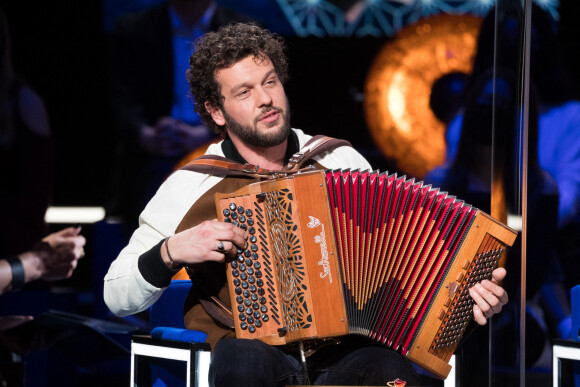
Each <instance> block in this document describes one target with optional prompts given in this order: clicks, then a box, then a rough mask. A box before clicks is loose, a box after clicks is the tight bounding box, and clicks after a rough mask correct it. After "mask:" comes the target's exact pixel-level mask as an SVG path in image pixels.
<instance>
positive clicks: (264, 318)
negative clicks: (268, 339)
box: [262, 314, 270, 322]
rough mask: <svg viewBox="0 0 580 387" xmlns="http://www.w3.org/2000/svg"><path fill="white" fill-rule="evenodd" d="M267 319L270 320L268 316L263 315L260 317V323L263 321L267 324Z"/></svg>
mask: <svg viewBox="0 0 580 387" xmlns="http://www.w3.org/2000/svg"><path fill="white" fill-rule="evenodd" d="M269 319H270V318H269V317H268V315H267V314H263V315H262V321H263V322H267V321H268V320H269Z"/></svg>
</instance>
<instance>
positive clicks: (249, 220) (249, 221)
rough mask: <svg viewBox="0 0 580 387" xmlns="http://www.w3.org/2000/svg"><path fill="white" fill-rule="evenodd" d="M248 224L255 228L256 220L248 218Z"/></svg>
mask: <svg viewBox="0 0 580 387" xmlns="http://www.w3.org/2000/svg"><path fill="white" fill-rule="evenodd" d="M246 223H248V226H253V225H254V218H248V221H247V222H246Z"/></svg>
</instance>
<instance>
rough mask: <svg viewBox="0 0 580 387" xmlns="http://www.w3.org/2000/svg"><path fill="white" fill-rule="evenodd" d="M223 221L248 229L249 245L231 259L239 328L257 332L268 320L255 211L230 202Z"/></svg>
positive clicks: (224, 211)
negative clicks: (254, 216)
mask: <svg viewBox="0 0 580 387" xmlns="http://www.w3.org/2000/svg"><path fill="white" fill-rule="evenodd" d="M223 214H224V221H225V222H229V223H232V224H233V225H235V226H237V227H240V228H242V229H244V230H247V231H248V234H250V237H249V238H248V241H249V243H250V246H249V247H248V248H246V249H238V251H237V256H236V259H235V260H234V261H232V262H230V268H231V274H232V277H234V278H233V285H234V286H235V289H234V292H235V294H237V296H236V302H237V303H238V312H239V313H240V314H239V323H240V324H239V327H240V328H241V329H242V330H247V331H248V332H250V333H254V332H255V331H256V329H257V328H260V327H262V326H263V324H264V323H265V322H267V321H268V320H269V317H268V314H267V312H268V307H267V305H266V303H267V300H266V297H265V294H266V291H265V289H264V281H263V280H262V279H261V277H262V276H263V273H262V271H261V270H260V269H261V268H262V264H261V263H260V262H259V261H258V259H259V248H258V238H257V235H255V234H257V230H256V229H255V228H254V227H253V225H254V219H253V218H252V216H253V215H254V212H253V211H252V209H249V208H247V209H246V208H244V207H243V206H238V205H237V204H236V203H229V205H228V207H227V208H225V209H224V210H223Z"/></svg>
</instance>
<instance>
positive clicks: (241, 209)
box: [238, 206, 244, 214]
mask: <svg viewBox="0 0 580 387" xmlns="http://www.w3.org/2000/svg"><path fill="white" fill-rule="evenodd" d="M243 213H244V207H242V206H239V207H238V214H243Z"/></svg>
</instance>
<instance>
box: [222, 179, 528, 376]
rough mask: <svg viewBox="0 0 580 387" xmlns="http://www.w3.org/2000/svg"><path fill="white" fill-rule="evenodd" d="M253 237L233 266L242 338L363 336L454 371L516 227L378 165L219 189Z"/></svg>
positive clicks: (232, 218) (227, 210)
mask: <svg viewBox="0 0 580 387" xmlns="http://www.w3.org/2000/svg"><path fill="white" fill-rule="evenodd" d="M215 200H216V206H217V208H218V213H219V214H220V217H221V220H224V221H227V222H234V224H237V225H238V226H240V227H242V228H245V229H247V230H248V232H249V234H250V239H251V242H250V244H249V246H248V248H247V250H245V251H241V250H240V251H239V253H240V254H239V255H238V256H237V258H236V259H235V260H234V261H232V262H231V263H229V264H228V268H227V277H228V285H229V289H230V296H231V303H232V309H233V313H234V322H235V329H236V336H237V337H238V338H247V339H260V340H263V341H264V342H267V343H269V344H272V345H281V344H287V343H291V342H294V341H298V340H311V339H321V338H328V337H337V336H342V335H346V334H359V335H363V336H366V337H369V338H371V339H373V340H375V341H377V342H379V343H381V344H383V345H385V346H387V347H389V348H392V349H393V350H396V351H398V352H400V353H401V354H403V355H406V356H407V357H408V358H409V359H410V360H411V361H413V362H415V363H416V364H418V365H420V366H422V367H423V368H425V369H427V370H429V371H431V372H433V373H434V374H436V375H437V376H439V377H441V378H445V377H446V376H447V375H448V373H449V371H450V368H451V367H450V366H449V364H448V362H449V359H450V358H451V356H452V354H453V352H454V351H455V348H456V347H457V344H458V342H459V340H460V338H461V337H462V335H463V332H464V330H465V327H466V325H467V323H468V322H469V320H470V319H471V318H472V309H473V301H472V299H471V297H470V296H469V294H468V289H469V287H471V286H472V285H473V284H475V283H476V282H479V281H481V280H482V279H489V278H490V277H491V272H492V271H493V269H495V268H496V267H497V262H498V260H499V258H500V256H501V255H502V254H503V253H504V251H505V248H506V246H508V245H509V246H511V245H512V244H513V242H514V240H515V238H516V236H517V234H516V232H515V231H513V230H511V229H510V228H508V227H506V226H504V225H503V224H501V223H500V222H498V221H496V220H494V219H493V218H491V217H490V216H489V215H487V214H485V213H483V212H481V211H479V210H477V209H475V208H473V207H471V206H469V205H467V204H465V203H464V202H462V201H461V200H458V199H456V198H455V197H452V196H449V195H448V194H446V193H444V192H440V191H439V190H438V189H435V188H432V187H431V186H428V185H423V184H422V183H419V182H415V181H414V180H412V179H405V177H404V176H403V177H397V175H396V174H393V175H387V174H385V173H380V172H377V171H358V170H356V171H355V170H337V171H315V172H307V173H302V174H296V175H293V176H289V177H283V178H278V179H273V180H266V181H263V182H259V183H254V184H250V185H248V186H246V187H244V188H242V189H240V190H238V191H236V192H234V193H230V194H216V198H215Z"/></svg>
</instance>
